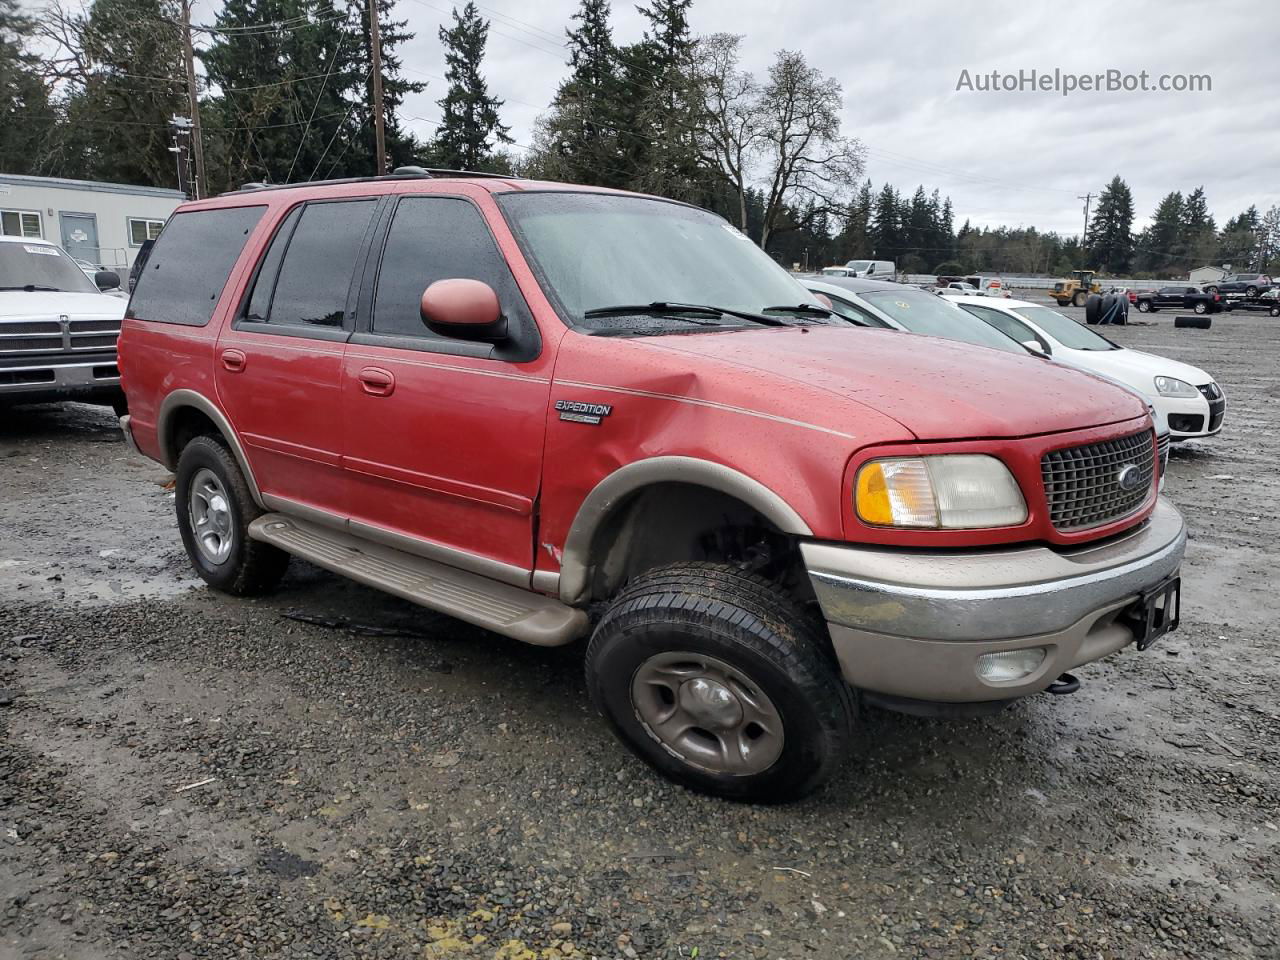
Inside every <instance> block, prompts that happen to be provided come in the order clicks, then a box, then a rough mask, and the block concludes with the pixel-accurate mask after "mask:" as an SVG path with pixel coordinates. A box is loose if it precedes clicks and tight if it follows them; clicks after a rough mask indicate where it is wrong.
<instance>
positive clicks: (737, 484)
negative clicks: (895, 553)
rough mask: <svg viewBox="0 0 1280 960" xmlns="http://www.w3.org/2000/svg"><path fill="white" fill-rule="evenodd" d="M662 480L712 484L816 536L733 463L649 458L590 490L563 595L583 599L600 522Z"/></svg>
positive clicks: (571, 544)
mask: <svg viewBox="0 0 1280 960" xmlns="http://www.w3.org/2000/svg"><path fill="white" fill-rule="evenodd" d="M657 483H687V484H692V485H694V486H700V487H707V488H709V489H711V490H717V491H719V492H720V493H724V494H727V495H728V496H731V497H733V498H734V499H736V500H741V501H742V502H743V503H745V504H746V505H747V506H749V507H752V508H753V509H755V510H757V511H758V512H759V513H760V514H761V515H762V516H764V517H765V518H766V519H767V520H768V521H769V522H770V523H772V524H773V525H774V526H775V527H777V528H778V529H779V530H781V531H782V532H783V533H789V534H793V535H795V536H801V537H812V536H813V531H812V530H811V529H810V528H809V525H808V524H807V523H805V521H804V519H803V518H802V517H801V516H800V514H798V513H796V511H795V510H794V509H793V508H792V506H791V505H790V504H789V503H787V501H786V500H784V499H783V498H782V497H781V496H779V495H778V494H777V493H776V492H774V491H773V490H771V489H769V488H768V487H766V486H765V485H764V484H763V483H761V482H760V481H759V480H755V479H753V478H752V477H749V476H747V475H746V474H745V473H741V472H739V471H737V470H735V469H733V468H732V467H726V466H725V465H724V464H721V463H714V462H712V461H710V460H700V459H698V458H696V457H650V458H648V459H645V460H635V461H633V462H631V463H628V464H627V465H625V466H623V467H619V468H618V469H617V470H615V471H614V472H613V473H611V474H609V475H608V476H607V477H605V478H604V479H603V480H601V481H600V482H599V483H598V484H596V486H595V488H594V489H593V490H592V491H591V492H590V493H589V494H587V497H586V499H585V500H583V501H582V505H581V506H580V507H579V508H578V513H577V516H575V517H574V519H573V525H572V526H571V527H570V528H569V534H568V536H566V537H565V542H564V551H563V554H562V556H561V560H560V578H559V588H560V599H561V600H563V601H564V602H565V603H570V604H572V603H580V602H581V601H582V599H583V596H584V594H585V593H586V588H587V581H588V576H589V572H590V569H591V544H592V541H593V540H594V539H595V535H596V532H597V531H598V530H599V529H600V526H601V525H602V524H603V523H604V522H605V521H606V520H607V519H608V517H609V516H610V515H611V514H612V513H613V511H614V509H615V508H616V507H617V506H618V505H619V504H620V503H622V502H623V501H624V500H625V499H626V498H627V497H629V496H630V495H631V494H633V493H635V492H637V491H639V490H641V489H643V488H644V487H648V486H652V485H653V484H657Z"/></svg>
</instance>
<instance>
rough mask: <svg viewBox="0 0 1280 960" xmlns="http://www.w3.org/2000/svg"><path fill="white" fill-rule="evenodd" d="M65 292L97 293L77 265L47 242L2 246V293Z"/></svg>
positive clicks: (0, 259) (0, 268)
mask: <svg viewBox="0 0 1280 960" xmlns="http://www.w3.org/2000/svg"><path fill="white" fill-rule="evenodd" d="M28 286H30V287H33V288H34V289H36V290H66V291H70V292H72V293H97V292H98V288H97V287H96V286H94V284H93V281H92V280H90V279H89V278H88V277H86V276H85V275H84V271H83V270H81V269H80V268H79V267H78V266H76V262H75V261H74V260H72V259H71V258H70V257H68V256H67V255H66V254H65V253H63V252H62V251H61V250H59V249H58V248H57V247H54V246H50V245H49V244H45V243H0V290H21V289H23V288H24V287H28Z"/></svg>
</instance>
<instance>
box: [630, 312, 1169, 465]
mask: <svg viewBox="0 0 1280 960" xmlns="http://www.w3.org/2000/svg"><path fill="white" fill-rule="evenodd" d="M637 342H639V343H643V344H645V345H647V346H648V347H650V348H652V349H656V350H661V351H664V352H669V353H674V354H683V355H685V356H688V357H690V358H692V357H699V358H702V359H704V360H706V361H710V362H713V363H714V362H717V361H718V362H720V363H724V364H729V365H732V366H736V367H739V368H742V369H750V370H756V371H761V372H764V373H767V374H769V375H771V376H772V377H775V378H776V379H777V380H778V381H779V382H780V384H781V383H782V382H785V383H786V390H787V392H788V393H794V392H795V391H796V390H797V389H798V388H801V387H802V388H804V389H807V390H809V391H811V392H812V402H813V403H814V404H817V405H830V404H832V403H833V402H838V401H836V398H841V399H843V400H846V401H855V402H856V403H858V404H861V405H863V406H866V407H870V408H872V409H874V410H876V411H878V412H880V413H882V414H884V415H886V416H888V417H892V418H893V419H894V420H896V421H898V423H900V424H902V425H903V426H904V427H906V428H907V429H908V430H910V431H911V432H912V433H913V434H915V436H916V437H917V438H918V439H920V440H959V439H970V438H974V439H976V438H982V437H1024V436H1033V435H1036V434H1043V433H1055V432H1058V431H1064V430H1077V429H1082V428H1085V427H1094V426H1101V425H1103V424H1108V423H1116V422H1118V421H1121V420H1129V419H1133V418H1134V417H1141V416H1142V415H1143V414H1145V413H1146V411H1147V408H1146V405H1145V404H1144V403H1143V402H1142V401H1141V400H1139V399H1138V398H1137V397H1135V396H1134V395H1133V394H1131V393H1129V392H1128V391H1126V390H1122V389H1120V388H1118V387H1116V386H1113V385H1112V384H1109V383H1105V382H1103V381H1100V380H1098V379H1096V378H1094V377H1090V376H1087V375H1084V374H1082V373H1080V372H1079V371H1076V370H1072V369H1069V368H1067V367H1063V366H1060V365H1058V364H1054V363H1050V362H1048V361H1046V360H1042V359H1038V358H1035V357H1031V356H1026V357H1020V356H1017V355H1015V354H1011V353H1006V352H1004V351H1001V350H991V349H988V348H986V347H976V346H972V345H970V344H966V343H960V342H958V341H954V340H940V339H936V338H934V337H924V336H919V335H917V334H913V333H901V332H898V331H891V330H851V329H844V328H833V327H819V326H813V327H789V328H785V329H770V330H752V331H745V332H737V333H725V334H711V333H707V334H695V335H685V336H671V337H655V338H652V339H646V340H641V341H637ZM759 402H760V404H761V405H762V406H767V405H768V402H769V398H768V397H767V396H764V397H760V398H759Z"/></svg>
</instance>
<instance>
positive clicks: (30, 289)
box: [0, 283, 62, 293]
mask: <svg viewBox="0 0 1280 960" xmlns="http://www.w3.org/2000/svg"><path fill="white" fill-rule="evenodd" d="M0 290H23V291H25V292H27V293H35V292H36V291H37V290H47V291H49V292H50V293H61V292H62V288H61V287H47V286H45V285H44V284H41V283H24V284H23V285H22V286H20V287H0Z"/></svg>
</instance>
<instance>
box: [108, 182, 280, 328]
mask: <svg viewBox="0 0 1280 960" xmlns="http://www.w3.org/2000/svg"><path fill="white" fill-rule="evenodd" d="M266 209H267V208H266V207H265V206H252V207H221V208H218V209H216V210H192V211H190V212H186V213H176V214H174V215H173V216H172V217H171V218H170V219H169V222H168V223H167V224H166V225H165V228H164V230H163V231H162V232H161V233H160V237H159V238H158V239H157V240H156V242H155V246H154V247H152V249H151V255H150V256H149V257H148V258H147V262H146V266H145V267H144V268H143V270H142V273H141V274H140V275H139V277H138V282H137V285H136V286H135V287H134V291H133V297H132V298H131V299H130V300H129V316H131V317H136V318H137V319H139V320H154V321H157V322H160V323H179V324H184V325H186V326H190V327H203V326H205V325H206V324H207V323H208V322H209V321H210V320H211V319H212V318H213V310H214V307H216V306H217V305H218V298H219V296H221V294H222V289H223V287H225V286H226V285H227V278H228V277H230V276H231V268H232V267H234V266H235V264H236V260H238V259H239V258H240V254H241V252H242V251H243V250H244V245H245V243H246V242H247V241H248V239H249V234H250V233H252V232H253V228H254V227H256V226H257V225H258V221H259V220H261V219H262V215H263V213H264V212H265V211H266Z"/></svg>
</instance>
